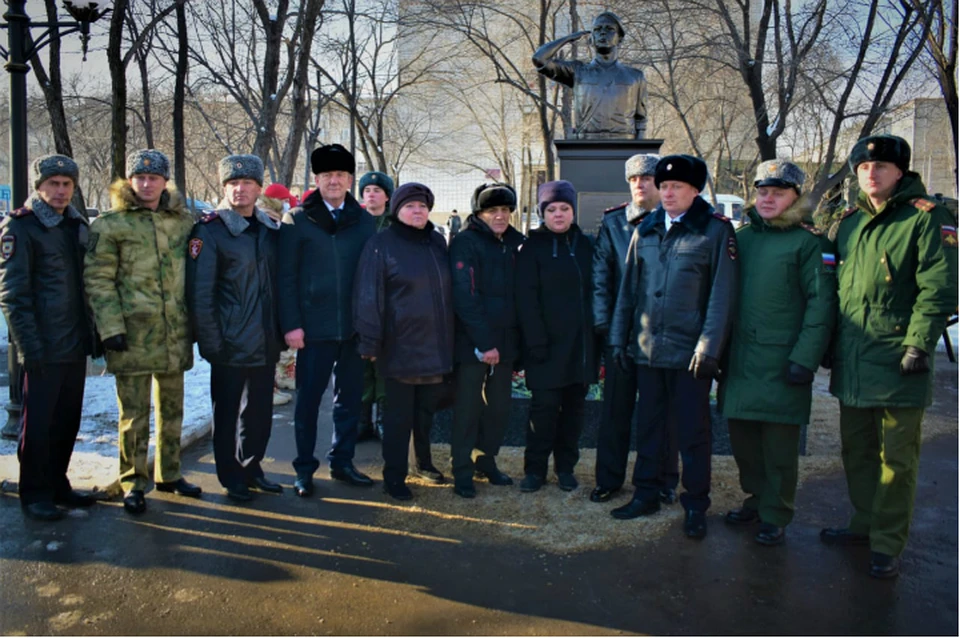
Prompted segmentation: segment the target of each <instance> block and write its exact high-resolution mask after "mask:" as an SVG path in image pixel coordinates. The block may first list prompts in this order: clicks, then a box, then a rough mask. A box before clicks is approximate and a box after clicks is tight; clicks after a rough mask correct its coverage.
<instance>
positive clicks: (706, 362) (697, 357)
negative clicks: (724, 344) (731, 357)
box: [688, 352, 720, 379]
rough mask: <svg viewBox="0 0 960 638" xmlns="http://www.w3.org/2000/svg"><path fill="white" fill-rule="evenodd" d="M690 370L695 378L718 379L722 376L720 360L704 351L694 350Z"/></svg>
mask: <svg viewBox="0 0 960 638" xmlns="http://www.w3.org/2000/svg"><path fill="white" fill-rule="evenodd" d="M688 370H689V371H690V372H692V373H693V378H694V379H716V378H717V377H719V376H720V362H719V361H717V360H716V359H714V358H713V357H711V356H709V355H706V354H703V353H702V352H694V353H693V358H691V359H690V367H689V368H688Z"/></svg>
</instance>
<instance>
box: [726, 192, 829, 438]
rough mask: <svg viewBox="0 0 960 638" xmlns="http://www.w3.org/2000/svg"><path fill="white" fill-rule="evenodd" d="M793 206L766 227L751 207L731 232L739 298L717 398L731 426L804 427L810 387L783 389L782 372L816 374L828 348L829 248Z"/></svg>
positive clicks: (799, 206)
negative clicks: (793, 369)
mask: <svg viewBox="0 0 960 638" xmlns="http://www.w3.org/2000/svg"><path fill="white" fill-rule="evenodd" d="M809 212H810V210H809V207H808V206H807V204H806V201H805V200H803V199H801V200H798V202H797V203H796V204H794V205H793V206H792V207H791V208H789V209H787V210H786V211H784V213H783V214H781V215H780V216H779V217H777V218H775V219H772V220H769V221H765V220H763V219H762V218H761V217H760V216H759V215H758V214H757V212H756V210H755V209H754V208H753V207H750V208H748V209H747V211H746V219H749V223H747V224H745V225H743V226H741V227H740V228H738V229H737V246H738V249H739V250H738V252H739V257H738V258H739V259H740V260H741V264H740V298H739V300H738V302H737V312H736V318H735V319H734V323H733V328H732V331H731V338H730V346H729V349H728V351H727V356H726V357H725V360H724V362H723V371H724V373H723V377H722V379H721V382H720V386H719V389H718V393H717V398H718V402H719V406H720V409H721V410H722V412H723V415H724V416H725V417H727V418H732V419H747V420H754V421H768V422H774V423H792V424H797V425H803V424H805V423H808V422H809V421H810V399H811V386H810V385H790V384H788V383H787V376H786V375H787V373H786V371H787V367H788V366H789V364H790V362H793V363H797V364H799V365H802V366H803V367H805V368H807V369H808V370H814V371H816V370H817V369H818V368H819V367H820V360H821V359H822V358H823V355H824V353H825V352H826V351H827V347H828V345H829V343H830V337H831V335H832V333H833V328H834V323H835V321H836V312H837V278H836V269H835V267H834V263H833V261H834V256H833V252H832V250H831V249H830V242H829V241H828V240H827V239H826V238H825V237H823V236H822V235H821V234H820V233H819V231H816V230H815V229H814V228H813V227H812V226H810V225H807V224H805V223H804V220H805V219H806V217H807V216H808V214H809Z"/></svg>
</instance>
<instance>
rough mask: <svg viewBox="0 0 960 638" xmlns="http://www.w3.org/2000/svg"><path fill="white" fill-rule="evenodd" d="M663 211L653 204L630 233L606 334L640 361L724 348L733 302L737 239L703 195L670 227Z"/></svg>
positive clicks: (655, 363) (680, 362)
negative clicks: (624, 263) (620, 280)
mask: <svg viewBox="0 0 960 638" xmlns="http://www.w3.org/2000/svg"><path fill="white" fill-rule="evenodd" d="M665 216H666V213H665V212H664V210H663V208H662V207H661V206H658V207H657V208H656V209H655V210H654V211H653V212H652V213H650V214H649V215H647V216H646V218H644V220H643V221H642V222H640V225H639V226H637V229H636V231H634V233H633V237H632V238H631V240H630V247H629V252H628V256H627V262H626V269H625V270H624V273H623V281H622V282H621V284H620V292H619V294H618V295H617V305H616V308H615V310H614V317H613V323H612V324H611V326H610V339H609V342H610V345H611V346H619V347H626V348H627V352H628V354H630V356H632V357H633V358H634V359H635V360H636V362H637V363H638V364H641V365H649V366H652V367H656V368H674V369H676V368H682V369H686V368H687V366H688V365H689V364H690V359H691V358H692V357H693V353H694V352H695V351H696V352H700V353H703V354H706V355H708V356H711V357H714V358H716V359H719V358H720V355H721V353H722V351H723V348H724V345H725V343H726V340H727V337H728V335H729V332H730V325H731V322H732V319H733V313H734V309H735V308H736V307H737V284H738V277H739V262H738V261H737V239H736V237H735V236H734V232H733V226H732V225H731V224H730V221H729V220H727V219H726V218H725V217H723V216H722V215H720V214H719V213H714V211H713V207H712V206H710V204H708V203H707V202H706V200H704V199H703V198H701V197H697V198H696V199H695V200H694V202H693V204H692V205H691V206H690V210H688V211H687V212H686V213H685V214H684V216H683V217H682V218H681V220H680V221H679V222H678V223H677V224H675V225H674V226H673V228H671V229H670V232H669V233H667V232H666V224H665Z"/></svg>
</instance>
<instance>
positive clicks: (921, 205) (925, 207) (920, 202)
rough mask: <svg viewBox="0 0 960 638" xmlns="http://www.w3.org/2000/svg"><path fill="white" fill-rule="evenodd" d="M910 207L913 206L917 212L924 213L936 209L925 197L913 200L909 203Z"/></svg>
mask: <svg viewBox="0 0 960 638" xmlns="http://www.w3.org/2000/svg"><path fill="white" fill-rule="evenodd" d="M910 205H911V206H914V207H915V208H916V209H917V210H922V211H923V212H925V213H929V212H930V211H932V210H933V209H934V207H936V204H935V203H934V202H931V201H930V200H929V199H927V198H926V197H918V198H916V199H915V200H913V201H911V202H910Z"/></svg>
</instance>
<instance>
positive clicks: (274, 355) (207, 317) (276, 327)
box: [187, 202, 284, 367]
mask: <svg viewBox="0 0 960 638" xmlns="http://www.w3.org/2000/svg"><path fill="white" fill-rule="evenodd" d="M254 215H255V216H256V220H257V223H256V230H255V232H254V231H253V230H248V228H249V226H250V223H249V222H248V221H247V220H246V219H245V218H244V217H243V216H241V215H240V214H239V213H237V212H235V211H233V210H231V209H230V208H229V207H228V206H227V205H226V203H225V202H224V203H221V206H220V208H219V210H216V211H214V212H211V213H207V214H206V215H204V216H203V217H201V218H200V221H199V223H198V224H197V225H196V226H195V227H194V230H193V234H192V236H191V238H190V243H189V248H188V250H189V253H190V258H189V259H188V261H187V301H188V304H189V307H190V319H191V321H192V324H193V333H194V335H196V339H197V345H198V346H199V348H200V355H201V356H202V357H203V358H204V359H206V360H207V361H209V362H210V363H212V364H216V365H225V366H236V367H257V366H266V365H274V364H275V363H276V362H277V360H278V359H279V357H280V351H281V350H283V348H284V346H283V337H282V335H281V333H280V318H279V313H278V311H277V248H278V243H279V236H280V232H279V229H280V224H278V223H277V222H276V221H274V220H273V219H271V218H270V216H269V215H267V213H266V212H264V211H262V210H260V209H256V210H255V212H254Z"/></svg>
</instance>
